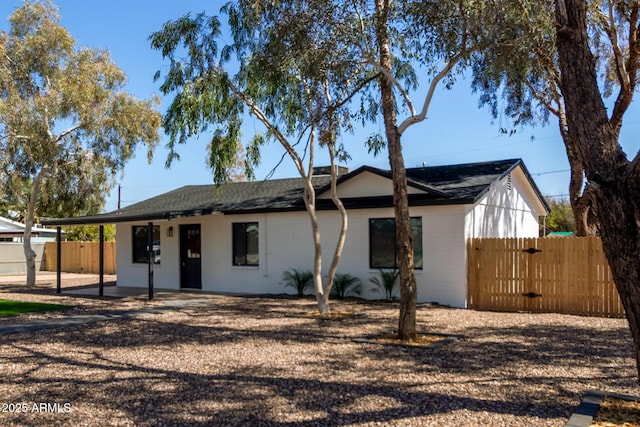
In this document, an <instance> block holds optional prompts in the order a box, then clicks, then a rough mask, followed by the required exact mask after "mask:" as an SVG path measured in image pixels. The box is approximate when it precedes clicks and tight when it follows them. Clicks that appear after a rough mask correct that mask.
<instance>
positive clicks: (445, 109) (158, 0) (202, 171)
mask: <svg viewBox="0 0 640 427" xmlns="http://www.w3.org/2000/svg"><path fill="white" fill-rule="evenodd" d="M223 3H224V1H212V0H180V1H175V0H153V1H152V0H131V1H128V2H124V1H122V0H91V1H87V0H58V1H57V2H56V4H58V6H60V14H61V16H62V25H64V26H65V27H66V28H67V30H69V32H70V33H71V35H72V36H73V37H74V38H75V39H76V40H77V42H78V45H79V46H90V47H94V48H103V49H107V50H109V51H110V52H111V55H112V58H113V61H114V62H115V63H116V64H117V65H118V66H119V67H120V68H121V69H122V70H124V71H125V73H126V74H127V76H128V84H127V88H126V90H127V91H129V92H130V93H132V94H134V95H135V96H137V97H139V98H148V97H150V96H151V95H153V94H159V90H158V85H159V83H154V82H153V75H154V73H155V72H156V71H157V70H158V69H163V65H164V63H163V61H162V58H161V55H160V53H159V52H157V51H154V50H152V49H151V48H150V45H149V42H148V40H147V38H148V36H149V34H151V33H152V32H154V31H157V30H159V29H160V28H161V27H162V24H163V23H164V22H166V21H168V20H172V19H176V18H178V17H180V16H182V15H183V14H185V13H187V12H192V13H198V12H202V11H206V12H207V13H209V14H217V13H218V11H219V9H220V7H221V6H222V4H223ZM21 5H22V2H21V1H19V0H1V1H0V17H2V19H1V20H0V30H7V29H8V21H7V18H8V17H9V15H10V14H11V13H12V12H13V11H14V10H15V8H17V7H20V6H21ZM427 84H428V81H427V80H424V83H423V85H422V88H421V89H422V90H421V91H418V92H417V93H416V94H415V96H414V103H415V104H418V105H419V104H420V102H421V100H422V97H423V96H424V92H425V91H426V89H427ZM169 102H170V99H165V100H163V104H162V105H161V112H164V110H165V109H166V107H167V106H168V104H169ZM639 113H640V108H639V107H638V103H637V102H636V103H635V104H634V105H632V107H631V109H630V111H629V112H628V113H627V115H626V116H625V123H624V125H623V131H622V135H621V143H622V146H623V148H624V149H625V151H626V152H627V154H628V155H629V156H630V157H632V156H633V155H634V154H635V153H637V152H638V151H639V150H640V114H639ZM508 125H509V124H508V123H504V124H501V123H497V122H495V121H494V120H493V119H492V118H491V116H490V114H489V111H488V110H487V109H480V108H478V96H477V95H474V94H472V92H471V90H470V89H469V81H465V80H464V79H459V80H458V81H457V83H456V85H455V86H454V88H453V89H452V90H446V89H445V88H444V87H443V86H441V87H440V88H438V89H437V91H436V95H435V97H434V99H433V102H432V104H431V108H430V113H429V115H428V119H427V120H426V121H424V122H422V123H420V124H418V125H414V126H413V127H412V128H410V129H409V130H408V131H407V132H406V133H405V135H404V136H403V147H404V157H405V163H406V165H407V167H414V166H421V165H422V164H423V163H426V164H427V165H444V164H454V163H466V162H476V161H487V160H498V159H507V158H522V159H523V160H524V162H525V164H526V165H527V167H528V169H529V171H530V172H531V173H532V174H533V177H534V179H535V181H536V183H537V184H538V186H539V187H540V189H541V191H542V193H543V194H545V195H553V196H556V195H563V194H566V193H567V187H568V183H569V173H568V168H569V165H568V162H567V158H566V154H565V150H564V145H563V144H562V139H561V138H560V136H559V133H558V129H557V123H556V121H555V120H554V119H553V118H552V121H551V122H550V123H549V124H548V125H546V126H538V127H535V128H525V129H519V130H518V133H517V134H516V135H514V136H511V137H509V136H506V135H503V134H501V133H500V128H501V127H502V126H508ZM261 130H262V127H261V125H260V123H259V122H258V121H257V120H254V119H252V118H249V119H248V120H247V122H246V123H245V126H244V128H243V131H244V134H245V136H246V137H247V139H248V138H249V137H250V136H251V133H253V132H260V131H261ZM382 130H383V126H382V123H377V124H371V125H368V126H367V127H366V128H364V129H358V130H357V131H356V133H355V134H354V135H353V136H349V135H345V136H343V142H344V143H345V146H346V147H347V148H348V150H349V152H350V154H351V157H352V160H351V161H350V162H349V163H348V165H347V166H348V167H349V168H350V169H352V170H353V169H355V168H357V167H358V166H361V165H364V164H367V165H371V166H375V167H379V168H384V169H388V160H387V158H386V154H384V153H383V154H381V155H379V156H378V157H373V155H370V154H368V153H367V150H366V148H365V146H364V140H365V139H366V137H367V136H368V135H370V134H371V133H374V132H380V133H382ZM532 137H533V138H532ZM209 138H210V135H208V134H203V135H200V136H199V137H197V138H194V139H192V140H191V141H189V142H188V144H186V145H183V146H179V153H180V156H181V160H180V161H177V162H174V164H173V165H172V167H171V169H165V167H164V164H165V159H166V155H167V151H166V150H165V149H164V144H166V141H167V139H166V138H163V141H162V142H161V144H160V145H159V147H158V148H157V150H156V152H155V155H154V159H153V162H152V164H148V163H147V160H146V152H145V150H144V149H143V148H141V149H140V150H138V152H137V154H136V157H135V158H134V159H132V160H131V161H130V162H129V163H128V164H127V165H126V167H125V169H124V174H123V175H122V177H121V179H119V183H120V185H121V186H122V195H121V197H122V205H123V206H126V205H129V204H131V203H135V202H138V201H141V200H144V199H146V198H149V197H151V196H154V195H157V194H160V193H163V192H166V191H169V190H172V189H174V188H177V187H180V186H183V185H190V184H209V183H211V182H212V174H211V171H210V169H208V167H207V166H206V163H205V159H206V146H207V143H208V140H209ZM282 153H283V150H282V149H281V148H280V146H279V145H277V144H275V143H274V144H271V145H269V146H267V147H265V149H264V151H263V152H262V164H261V166H260V167H259V168H258V169H257V173H256V177H257V179H264V178H265V176H266V175H267V174H268V173H269V172H270V171H271V170H272V169H273V168H274V167H275V166H276V164H277V163H278V161H279V160H280V158H281V156H282ZM323 162H327V159H326V157H320V158H318V159H317V160H316V164H317V165H320V164H323ZM294 176H297V172H296V170H295V168H294V167H293V165H292V163H291V161H290V160H289V159H288V158H287V159H285V160H284V162H283V163H282V164H281V165H280V166H279V167H278V169H277V170H276V172H275V174H274V175H273V177H274V178H285V177H294ZM116 206H117V187H116V189H114V190H113V191H112V192H111V194H110V195H109V197H108V198H107V201H106V205H105V210H106V211H111V210H114V209H115V208H116Z"/></svg>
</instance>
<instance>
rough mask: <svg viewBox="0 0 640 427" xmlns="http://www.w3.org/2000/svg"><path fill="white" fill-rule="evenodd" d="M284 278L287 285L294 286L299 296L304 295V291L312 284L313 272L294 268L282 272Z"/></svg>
mask: <svg viewBox="0 0 640 427" xmlns="http://www.w3.org/2000/svg"><path fill="white" fill-rule="evenodd" d="M282 280H283V281H284V285H285V286H287V287H292V288H294V289H295V290H296V292H297V293H298V296H299V297H301V296H304V291H306V290H307V288H308V287H309V285H310V284H311V281H312V280H313V273H312V272H310V271H308V270H298V269H295V268H292V269H290V270H287V271H285V272H284V273H283V274H282Z"/></svg>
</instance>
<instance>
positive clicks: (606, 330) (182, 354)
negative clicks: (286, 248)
mask: <svg viewBox="0 0 640 427" xmlns="http://www.w3.org/2000/svg"><path fill="white" fill-rule="evenodd" d="M38 289H39V290H37V291H35V292H29V293H24V292H23V291H24V288H21V287H18V286H13V285H7V284H5V285H0V298H10V299H23V300H24V299H29V300H38V301H46V302H60V303H71V304H74V305H76V306H77V308H76V309H73V310H72V311H71V312H67V313H66V314H61V313H55V314H54V313H47V314H38V315H31V316H28V317H20V318H17V317H16V318H10V319H6V318H5V319H3V320H2V321H1V322H0V327H1V326H2V324H3V323H7V322H9V323H11V322H14V323H15V322H22V321H26V320H28V319H35V318H42V317H46V316H52V317H55V316H63V315H70V314H74V313H88V312H101V313H104V312H109V310H121V309H140V308H145V307H147V308H149V307H163V306H164V302H163V301H162V298H159V299H158V300H156V301H154V302H151V303H149V302H146V301H144V300H137V299H122V300H100V299H96V298H81V297H60V296H55V295H52V293H51V291H50V289H46V285H41V286H40V287H39V288H38ZM183 296H184V297H185V298H193V296H185V295H184V294H183ZM200 298H204V301H206V302H208V304H206V305H207V306H206V307H189V306H186V307H182V308H175V309H171V310H169V311H165V312H162V313H158V314H153V313H148V314H142V315H140V316H138V317H137V318H131V319H119V320H111V321H106V322H98V323H90V324H83V325H75V326H69V327H64V328H59V329H49V330H42V331H35V332H29V333H17V334H11V335H5V336H1V337H0V339H1V340H2V347H1V350H0V367H1V368H0V369H1V371H0V373H1V375H0V403H1V404H2V412H0V425H3V426H6V425H20V426H21V425H25V426H26V425H28V426H40V425H41V426H53V425H65V426H66V425H73V426H107V425H113V426H189V425H191V426H226V425H229V426H244V425H249V426H251V425H255V426H325V425H327V426H339V425H358V426H369V425H371V426H373V425H397V426H407V425H409V426H412V425H429V426H461V425H465V426H466V425H469V426H471V425H482V426H532V425H536V426H544V425H549V426H562V425H564V423H565V422H566V421H567V419H568V416H569V414H570V412H571V411H572V410H573V409H574V408H575V407H576V406H577V404H578V403H579V401H580V397H581V396H582V395H583V394H584V393H585V392H586V391H588V390H592V389H601V390H606V391H615V392H619V393H627V394H636V395H637V394H638V389H637V380H636V372H635V363H634V360H633V357H632V356H633V352H632V344H631V337H630V333H629V331H628V328H627V324H626V321H625V320H623V319H603V318H591V317H577V316H567V315H557V314H526V313H518V314H512V313H490V312H475V311H469V310H459V309H448V308H440V307H428V306H421V307H419V308H418V322H419V326H420V329H421V330H423V331H431V332H438V333H449V334H458V335H461V336H462V338H461V339H459V340H457V341H454V342H451V343H449V344H446V345H444V346H441V347H438V348H434V349H423V348H405V347H397V346H386V345H377V344H362V343H355V342H352V338H357V337H363V336H365V335H367V334H374V333H378V332H381V331H386V330H390V329H393V328H394V326H395V324H396V321H397V313H398V307H397V305H395V304H382V303H378V304H375V303H360V302H356V301H350V302H335V303H334V304H333V309H334V311H354V312H357V313H359V314H360V315H359V316H352V317H349V318H344V319H339V320H338V319H334V320H319V319H314V318H307V317H302V316H299V314H302V313H305V312H308V311H310V310H313V309H314V307H315V306H314V303H313V301H312V300H311V299H304V300H299V299H284V298H242V297H228V296H211V295H207V296H200ZM17 410H21V412H16V411H17Z"/></svg>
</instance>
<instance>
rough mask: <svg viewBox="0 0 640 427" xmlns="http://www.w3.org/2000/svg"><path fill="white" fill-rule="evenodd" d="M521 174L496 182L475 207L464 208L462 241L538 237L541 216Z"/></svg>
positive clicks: (541, 213) (515, 173) (517, 173)
mask: <svg viewBox="0 0 640 427" xmlns="http://www.w3.org/2000/svg"><path fill="white" fill-rule="evenodd" d="M544 214H545V212H544V211H543V210H542V207H541V205H540V204H539V202H537V198H536V196H535V193H534V192H533V191H532V190H531V186H530V185H529V183H528V181H527V178H526V177H525V175H524V173H522V171H521V170H520V169H519V168H517V169H515V170H514V171H513V172H512V173H511V174H510V177H509V176H507V177H504V178H503V179H502V180H500V181H497V182H495V183H494V184H493V185H492V186H491V188H490V190H489V192H488V193H487V194H486V195H485V196H484V197H483V198H482V199H481V200H480V201H479V202H478V203H476V204H475V205H467V208H466V215H465V220H464V223H465V239H466V238H469V237H497V238H506V237H538V236H539V222H538V221H539V219H538V218H539V216H541V215H544Z"/></svg>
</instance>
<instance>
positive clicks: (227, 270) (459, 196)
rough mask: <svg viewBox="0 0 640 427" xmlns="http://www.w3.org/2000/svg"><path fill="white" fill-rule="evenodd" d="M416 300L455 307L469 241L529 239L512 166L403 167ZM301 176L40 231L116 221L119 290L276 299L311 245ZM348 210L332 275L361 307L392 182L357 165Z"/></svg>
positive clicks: (191, 190) (381, 247) (387, 215)
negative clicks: (354, 286)
mask: <svg viewBox="0 0 640 427" xmlns="http://www.w3.org/2000/svg"><path fill="white" fill-rule="evenodd" d="M407 177H408V186H409V204H410V215H411V217H412V224H413V227H414V234H413V242H414V251H415V264H416V280H417V284H418V301H419V302H438V303H440V304H447V305H452V306H456V307H465V306H466V299H467V277H466V275H467V265H466V241H467V239H468V238H470V237H538V230H539V224H538V218H539V217H540V216H544V215H546V214H547V213H548V206H547V204H546V202H545V201H544V198H543V197H542V196H541V194H540V191H539V190H538V188H537V187H536V185H535V183H534V182H533V179H532V178H531V176H530V174H529V173H528V172H527V169H526V167H525V166H524V164H523V162H522V161H521V160H517V159H516V160H502V161H493V162H483V163H470V164H462V165H452V166H436V167H422V168H410V169H407ZM329 182H330V177H329V176H326V175H325V176H316V177H314V187H315V189H316V194H317V198H318V209H319V211H320V212H318V218H319V222H320V233H321V237H322V245H323V246H322V248H323V257H324V259H323V266H324V268H325V269H326V268H327V267H328V265H329V262H330V259H331V256H332V253H333V249H334V246H335V241H336V238H337V236H338V230H339V226H340V216H339V214H338V213H337V211H336V210H335V208H334V206H333V203H332V201H331V195H330V189H329ZM302 194H303V189H302V185H301V179H299V178H297V179H279V180H272V181H258V182H245V183H232V184H226V185H224V186H222V187H220V188H219V187H217V186H215V185H200V186H186V187H182V188H179V189H176V190H174V191H171V192H168V193H165V194H161V195H159V196H157V197H153V198H151V199H148V200H145V201H143V202H140V203H137V204H134V205H131V206H128V207H126V208H123V209H121V210H118V211H114V212H111V213H107V214H102V215H97V216H93V217H84V218H68V219H58V220H48V221H46V223H47V224H49V225H65V224H106V223H116V224H117V227H116V236H117V237H116V241H117V275H118V286H134V287H136V286H139V287H145V286H147V283H148V270H149V266H148V255H147V247H148V243H147V230H148V229H149V226H151V227H152V228H151V229H152V230H153V236H152V241H153V254H154V255H153V261H154V266H153V272H154V274H153V281H154V286H155V287H156V288H160V289H176V290H178V289H194V288H195V289H202V290H203V291H210V292H222V293H245V294H246V293H254V294H267V293H283V292H291V290H290V289H289V290H287V289H286V288H284V287H283V285H282V283H281V280H282V273H283V272H284V271H285V270H288V269H290V268H298V269H306V270H311V269H312V264H313V240H312V235H311V229H310V223H309V218H308V215H307V213H306V212H305V207H304V203H303V200H302ZM338 194H339V196H340V198H341V199H342V201H343V203H344V204H345V206H346V208H347V209H348V212H349V231H348V234H347V240H346V244H345V247H344V252H343V255H342V259H341V261H340V266H339V269H338V270H339V271H340V272H343V273H349V274H351V275H353V276H356V277H359V278H360V279H361V280H362V282H363V284H364V286H363V291H364V292H363V294H362V296H363V297H364V298H380V297H381V295H379V294H376V293H374V292H372V291H371V290H370V289H371V286H370V283H369V278H371V277H373V276H375V275H377V274H378V270H379V269H381V268H385V269H386V268H394V266H395V243H394V242H395V234H394V233H395V231H394V227H395V222H394V212H393V207H392V206H393V203H392V202H393V197H392V183H391V174H390V173H389V172H388V171H384V170H380V169H376V168H372V167H368V166H363V167H360V168H358V169H356V170H354V171H353V172H351V173H347V174H345V175H343V176H341V177H340V178H339V181H338Z"/></svg>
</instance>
